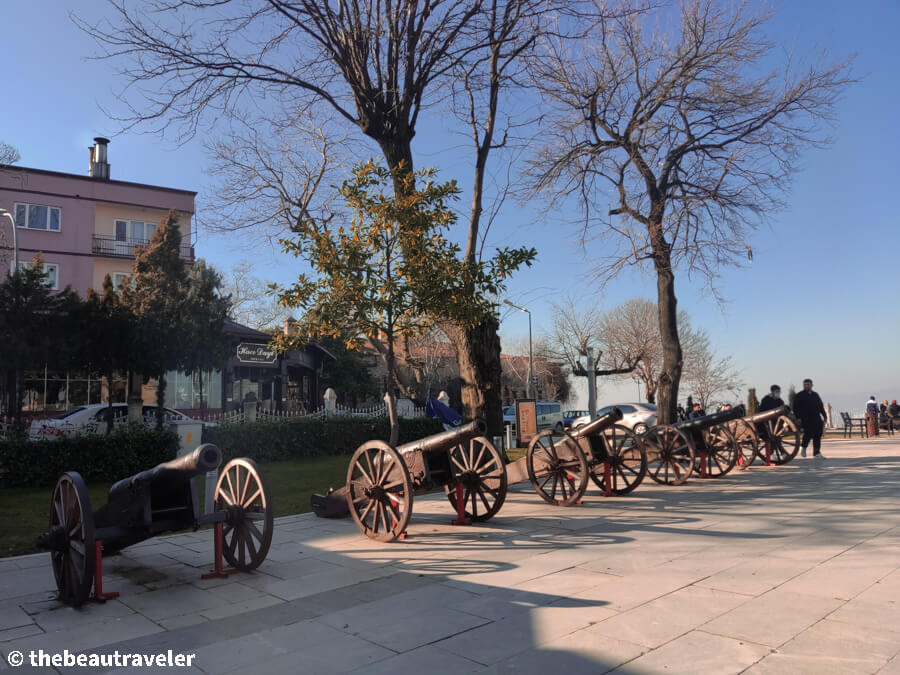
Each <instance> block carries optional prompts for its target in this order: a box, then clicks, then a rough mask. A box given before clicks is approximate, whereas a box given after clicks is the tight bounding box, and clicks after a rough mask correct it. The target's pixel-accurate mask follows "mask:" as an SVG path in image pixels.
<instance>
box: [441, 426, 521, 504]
mask: <svg viewBox="0 0 900 675" xmlns="http://www.w3.org/2000/svg"><path fill="white" fill-rule="evenodd" d="M450 463H451V464H452V470H453V479H452V480H451V481H450V482H449V483H448V484H447V485H445V486H444V490H445V491H446V492H447V499H449V500H450V503H451V504H452V505H453V507H454V508H456V486H457V485H462V490H463V493H462V498H463V503H464V504H465V510H466V517H467V518H471V519H472V521H473V522H482V521H485V520H488V519H489V518H491V517H493V516H494V515H496V513H497V511H499V510H500V507H501V506H503V502H504V500H505V499H506V487H507V481H506V465H505V464H504V463H503V458H502V457H501V456H500V453H499V452H498V451H497V449H496V448H495V447H494V445H493V444H492V443H491V442H490V441H489V440H488V439H486V438H484V437H483V436H481V437H478V438H473V439H472V440H471V441H469V443H468V445H466V444H460V445H457V446H456V447H454V448H453V449H452V450H450Z"/></svg>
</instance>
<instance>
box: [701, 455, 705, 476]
mask: <svg viewBox="0 0 900 675" xmlns="http://www.w3.org/2000/svg"><path fill="white" fill-rule="evenodd" d="M700 478H706V453H705V452H701V453H700Z"/></svg>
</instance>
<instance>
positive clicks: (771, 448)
mask: <svg viewBox="0 0 900 675" xmlns="http://www.w3.org/2000/svg"><path fill="white" fill-rule="evenodd" d="M744 421H745V422H746V423H748V424H750V425H752V426H753V428H754V429H755V430H756V433H757V436H758V439H757V451H756V456H757V457H759V458H760V459H761V460H762V461H763V463H764V464H765V465H766V466H771V465H773V464H779V465H780V464H787V463H788V462H790V461H791V460H792V459H794V457H796V456H797V452H798V451H799V450H800V433H799V430H798V428H797V422H796V421H795V420H794V418H793V416H792V415H791V409H790V408H788V407H787V406H786V405H783V406H779V407H778V408H772V409H771V410H764V411H763V412H760V413H756V414H755V415H747V416H746V417H744Z"/></svg>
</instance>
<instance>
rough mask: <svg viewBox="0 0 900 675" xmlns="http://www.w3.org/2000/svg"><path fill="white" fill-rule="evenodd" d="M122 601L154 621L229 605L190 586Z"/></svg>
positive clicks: (127, 598)
mask: <svg viewBox="0 0 900 675" xmlns="http://www.w3.org/2000/svg"><path fill="white" fill-rule="evenodd" d="M120 600H121V601H122V602H123V603H125V604H126V605H128V606H129V607H131V608H132V609H133V610H135V611H136V612H139V613H141V614H142V615H144V616H146V617H147V618H149V619H151V620H153V621H158V620H159V619H169V618H171V617H173V616H181V615H182V614H194V613H196V612H202V611H203V610H207V609H213V608H216V607H221V606H223V605H226V604H228V603H227V602H226V601H225V600H223V599H222V598H221V597H218V596H216V595H213V594H212V593H211V592H209V591H201V590H200V589H199V588H195V587H193V586H190V585H188V584H183V585H180V586H172V587H170V588H164V589H161V590H157V591H153V592H152V593H141V594H139V595H134V596H128V597H124V596H120Z"/></svg>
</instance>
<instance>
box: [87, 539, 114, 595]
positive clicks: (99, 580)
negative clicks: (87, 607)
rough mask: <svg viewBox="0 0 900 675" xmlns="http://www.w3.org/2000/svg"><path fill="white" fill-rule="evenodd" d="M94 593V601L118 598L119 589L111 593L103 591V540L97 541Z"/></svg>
mask: <svg viewBox="0 0 900 675" xmlns="http://www.w3.org/2000/svg"><path fill="white" fill-rule="evenodd" d="M94 556H95V557H94V560H95V562H94V594H93V595H92V596H91V598H90V599H91V601H92V602H106V601H107V600H110V599H112V598H118V597H119V592H118V591H111V592H109V593H104V592H103V542H102V541H98V542H96V543H95V549H94Z"/></svg>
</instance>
